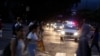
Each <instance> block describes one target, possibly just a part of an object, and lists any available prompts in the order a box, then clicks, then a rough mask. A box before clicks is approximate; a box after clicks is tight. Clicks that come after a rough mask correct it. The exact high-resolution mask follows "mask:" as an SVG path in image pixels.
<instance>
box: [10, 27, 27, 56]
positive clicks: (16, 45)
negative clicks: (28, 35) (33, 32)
mask: <svg viewBox="0 0 100 56" xmlns="http://www.w3.org/2000/svg"><path fill="white" fill-rule="evenodd" d="M15 32H16V38H12V39H11V46H10V49H11V56H28V52H27V51H26V50H25V42H24V33H23V32H24V31H23V27H22V26H17V27H16V29H15ZM16 40H17V41H16Z"/></svg>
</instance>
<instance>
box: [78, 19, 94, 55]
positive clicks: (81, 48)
mask: <svg viewBox="0 0 100 56" xmlns="http://www.w3.org/2000/svg"><path fill="white" fill-rule="evenodd" d="M81 25H82V26H81V29H80V33H81V34H80V38H79V45H78V49H77V56H91V50H90V47H89V44H88V41H89V38H90V37H88V35H89V34H90V31H91V30H94V28H93V27H92V26H91V25H89V24H87V23H85V19H83V20H82V22H81Z"/></svg>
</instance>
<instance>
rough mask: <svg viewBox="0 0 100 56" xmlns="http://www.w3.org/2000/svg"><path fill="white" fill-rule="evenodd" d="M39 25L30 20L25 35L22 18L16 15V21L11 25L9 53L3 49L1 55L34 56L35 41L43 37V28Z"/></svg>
mask: <svg viewBox="0 0 100 56" xmlns="http://www.w3.org/2000/svg"><path fill="white" fill-rule="evenodd" d="M41 25H42V24H39V23H37V22H35V23H34V21H32V22H31V23H30V24H29V25H28V30H27V31H28V32H27V34H26V35H25V33H26V32H25V31H24V25H23V24H22V19H21V18H20V17H17V22H16V23H15V24H14V25H13V33H12V34H13V37H12V38H11V41H10V44H9V46H10V53H9V51H5V52H4V55H3V56H35V51H36V50H37V41H40V40H42V37H43V36H42V32H43V28H42V26H41ZM41 29H42V30H41ZM5 49H6V48H5ZM7 52H8V53H9V54H8V53H7Z"/></svg>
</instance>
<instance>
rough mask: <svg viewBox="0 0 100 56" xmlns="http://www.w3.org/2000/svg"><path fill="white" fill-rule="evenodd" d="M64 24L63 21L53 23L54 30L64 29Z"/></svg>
mask: <svg viewBox="0 0 100 56" xmlns="http://www.w3.org/2000/svg"><path fill="white" fill-rule="evenodd" d="M63 27H64V26H63V24H62V23H61V22H57V23H55V24H54V25H53V28H54V31H57V32H58V31H61V30H62V29H63Z"/></svg>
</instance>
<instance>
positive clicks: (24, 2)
mask: <svg viewBox="0 0 100 56" xmlns="http://www.w3.org/2000/svg"><path fill="white" fill-rule="evenodd" d="M79 1H80V0H0V14H1V17H2V18H4V19H5V18H6V19H13V18H16V17H17V16H20V17H23V18H24V17H25V15H26V14H27V16H28V17H27V18H28V19H29V18H36V19H38V18H42V19H43V18H46V17H50V16H52V15H57V14H61V13H62V14H67V13H68V12H69V11H70V9H71V7H72V6H73V4H75V3H78V2H79ZM27 6H29V7H30V11H28V12H26V7H27ZM67 11H68V12H67Z"/></svg>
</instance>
